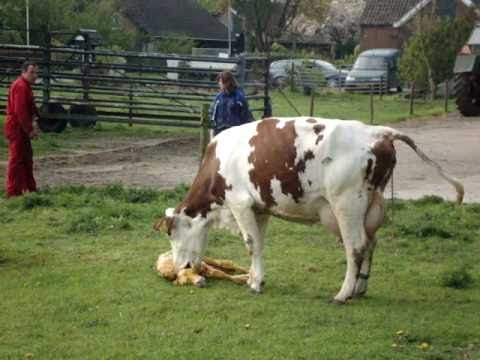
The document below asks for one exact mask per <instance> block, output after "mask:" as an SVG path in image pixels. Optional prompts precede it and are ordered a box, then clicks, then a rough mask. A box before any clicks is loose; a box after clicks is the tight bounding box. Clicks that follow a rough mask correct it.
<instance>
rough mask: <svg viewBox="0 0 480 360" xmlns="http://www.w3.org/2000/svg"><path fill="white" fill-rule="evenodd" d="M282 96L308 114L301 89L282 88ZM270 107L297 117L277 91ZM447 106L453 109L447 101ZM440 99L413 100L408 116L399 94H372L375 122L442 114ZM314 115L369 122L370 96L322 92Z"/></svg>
mask: <svg viewBox="0 0 480 360" xmlns="http://www.w3.org/2000/svg"><path fill="white" fill-rule="evenodd" d="M284 93H285V95H286V96H287V97H288V98H289V100H290V101H291V102H292V103H293V105H294V106H295V107H296V108H297V109H298V111H299V112H300V114H302V115H309V114H310V97H309V96H305V95H303V94H301V93H300V92H290V91H288V90H286V91H284ZM272 106H273V113H274V115H275V116H296V115H297V112H296V111H295V110H294V109H293V108H292V107H291V106H290V105H289V104H288V102H287V101H286V100H285V97H284V96H282V95H281V93H280V92H278V91H274V92H273V93H272ZM448 109H449V110H450V111H453V110H454V109H455V107H454V102H453V101H450V102H449V106H448ZM444 110H445V106H444V100H443V99H437V100H435V101H424V100H422V99H417V100H415V104H414V114H413V116H410V100H409V99H405V98H404V97H403V96H402V95H388V96H385V95H384V96H383V97H380V96H379V95H374V124H376V125H382V124H386V123H394V122H399V121H402V120H405V119H409V118H414V117H427V116H434V115H441V114H444ZM314 115H315V116H318V117H325V118H333V119H344V120H361V121H364V122H366V123H370V95H366V94H355V93H335V92H328V91H327V92H322V93H320V94H316V95H315V103H314Z"/></svg>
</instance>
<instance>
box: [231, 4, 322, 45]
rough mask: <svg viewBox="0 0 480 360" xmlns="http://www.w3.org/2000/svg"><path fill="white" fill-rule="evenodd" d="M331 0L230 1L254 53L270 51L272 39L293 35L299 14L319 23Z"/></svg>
mask: <svg viewBox="0 0 480 360" xmlns="http://www.w3.org/2000/svg"><path fill="white" fill-rule="evenodd" d="M329 1H330V0H277V1H275V0H232V6H233V7H234V8H235V9H236V10H237V11H238V12H239V14H240V15H241V16H242V17H244V18H245V21H246V27H247V29H248V32H247V35H248V36H249V37H250V38H251V39H252V42H253V43H254V45H255V48H256V50H258V51H260V52H270V49H271V47H272V44H273V42H274V40H275V39H276V38H278V37H280V36H281V35H282V33H284V32H287V33H288V32H292V31H294V29H292V23H293V20H294V19H295V18H296V17H297V16H298V15H300V14H303V15H304V16H305V17H306V18H309V19H318V20H321V19H322V17H323V15H324V14H325V12H326V8H327V4H328V3H329Z"/></svg>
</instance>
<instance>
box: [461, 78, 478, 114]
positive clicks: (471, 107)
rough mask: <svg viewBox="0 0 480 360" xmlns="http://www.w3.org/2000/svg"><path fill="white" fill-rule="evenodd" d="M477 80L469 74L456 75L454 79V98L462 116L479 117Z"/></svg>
mask: <svg viewBox="0 0 480 360" xmlns="http://www.w3.org/2000/svg"><path fill="white" fill-rule="evenodd" d="M478 81H479V78H478V76H476V75H473V74H471V73H465V74H458V75H457V76H456V77H455V97H456V99H457V100H456V103H457V109H458V111H460V113H461V114H462V115H463V116H478V115H480V84H479V83H478Z"/></svg>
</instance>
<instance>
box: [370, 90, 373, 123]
mask: <svg viewBox="0 0 480 360" xmlns="http://www.w3.org/2000/svg"><path fill="white" fill-rule="evenodd" d="M373 110H374V109H373V85H372V84H371V85H370V124H372V125H373V115H374V114H373Z"/></svg>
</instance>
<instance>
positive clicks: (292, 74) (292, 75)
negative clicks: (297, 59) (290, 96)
mask: <svg viewBox="0 0 480 360" xmlns="http://www.w3.org/2000/svg"><path fill="white" fill-rule="evenodd" d="M289 75H290V76H289V77H288V79H289V80H290V91H291V92H293V91H294V90H295V63H294V62H292V66H291V67H290V74H289Z"/></svg>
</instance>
